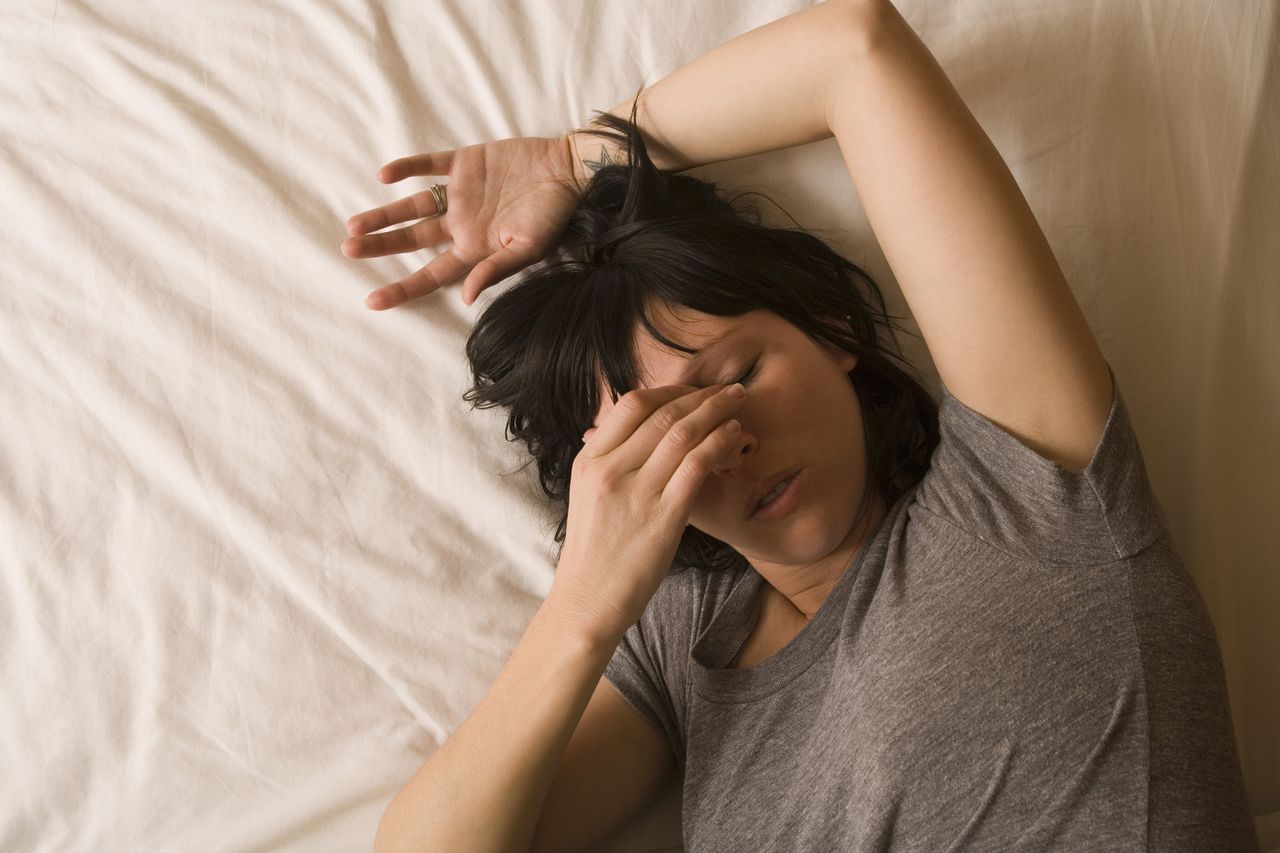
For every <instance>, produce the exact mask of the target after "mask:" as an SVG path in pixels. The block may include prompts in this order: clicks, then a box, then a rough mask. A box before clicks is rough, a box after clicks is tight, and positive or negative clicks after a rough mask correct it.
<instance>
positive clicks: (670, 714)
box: [604, 570, 697, 772]
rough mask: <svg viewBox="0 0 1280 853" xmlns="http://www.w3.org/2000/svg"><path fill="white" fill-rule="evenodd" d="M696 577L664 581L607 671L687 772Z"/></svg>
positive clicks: (687, 575)
mask: <svg viewBox="0 0 1280 853" xmlns="http://www.w3.org/2000/svg"><path fill="white" fill-rule="evenodd" d="M694 574H695V573H694V571H693V570H689V571H685V572H682V573H680V574H676V575H670V576H668V577H666V578H664V579H663V581H662V584H661V585H660V586H659V587H658V591H657V592H656V593H654V596H653V598H651V599H650V600H649V605H648V607H646V608H645V611H644V613H643V614H642V615H641V617H640V621H639V622H636V623H635V624H634V625H632V626H631V627H630V628H628V629H627V632H626V633H625V634H624V635H623V637H622V641H621V642H620V643H618V647H617V649H615V650H614V653H613V658H612V659H611V660H610V661H609V664H608V666H607V667H605V671H604V677H605V678H606V679H608V681H609V683H610V684H612V685H613V686H614V687H615V688H616V689H617V691H618V692H619V693H620V694H622V698H623V699H625V700H626V701H627V704H629V705H630V706H631V707H632V708H634V709H635V710H636V711H637V712H638V713H639V714H640V716H642V717H644V719H645V720H646V721H647V722H648V723H649V725H651V726H653V727H654V728H655V729H657V730H658V731H659V732H660V733H661V734H663V735H664V736H665V737H666V739H667V742H668V743H670V744H671V751H672V754H674V755H675V758H676V763H677V765H678V766H679V767H680V770H681V771H682V772H683V770H684V760H685V732H686V727H685V726H686V721H687V716H686V711H687V709H688V707H689V705H688V692H689V652H690V648H691V642H690V637H691V635H692V633H693V629H694V624H693V623H694V614H695V613H696V612H697V602H696V601H695V595H696V582H695V580H696V579H695V578H694Z"/></svg>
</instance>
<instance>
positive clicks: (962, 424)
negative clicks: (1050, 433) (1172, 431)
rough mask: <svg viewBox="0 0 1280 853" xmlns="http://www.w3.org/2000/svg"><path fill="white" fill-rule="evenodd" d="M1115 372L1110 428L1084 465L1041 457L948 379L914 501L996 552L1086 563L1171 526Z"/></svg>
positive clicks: (1123, 551) (1127, 550)
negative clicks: (956, 392) (962, 397)
mask: <svg viewBox="0 0 1280 853" xmlns="http://www.w3.org/2000/svg"><path fill="white" fill-rule="evenodd" d="M1107 369H1108V371H1110V373H1111V380H1112V385H1113V388H1114V395H1113V397H1112V403H1111V411H1110V414H1109V415H1108V417H1107V423H1106V427H1105V428H1104V430H1103V433H1102V437H1101V438H1100V439H1099V442H1098V446H1097V448H1096V449H1095V450H1094V454H1093V458H1092V459H1091V460H1090V462H1089V465H1088V466H1087V467H1086V468H1085V469H1084V470H1083V471H1069V470H1067V469H1066V468H1063V467H1062V466H1061V465H1059V464H1058V463H1056V462H1054V461H1053V460H1051V459H1047V458H1045V457H1043V456H1041V455H1040V454H1038V453H1037V452H1035V451H1034V450H1032V449H1031V448H1029V447H1027V446H1026V445H1025V444H1023V443H1022V442H1021V441H1019V440H1018V439H1016V438H1014V437H1013V436H1012V435H1010V434H1009V433H1007V432H1005V431H1004V430H1003V429H1002V428H1000V427H999V426H997V425H996V424H995V423H993V422H992V421H990V420H989V419H987V418H986V417H984V416H983V415H981V414H979V413H978V412H976V411H975V410H973V409H971V408H969V407H968V406H966V405H965V404H964V403H962V402H960V401H959V400H958V399H956V398H955V397H954V396H953V395H952V394H951V391H950V389H948V388H947V387H946V384H945V383H943V385H942V402H941V404H940V406H939V413H938V427H939V429H938V431H939V442H938V446H937V447H936V448H935V449H934V452H933V457H932V460H931V466H930V469H929V471H928V472H927V473H926V474H925V476H924V478H923V479H922V480H921V481H920V484H919V488H918V490H917V493H916V503H917V504H919V505H920V506H922V507H923V508H924V509H926V510H929V511H931V512H933V513H935V514H937V515H940V516H942V517H944V518H946V519H948V520H949V521H950V522H952V523H953V524H955V525H956V526H957V527H960V528H961V529H963V530H964V531H966V532H967V533H968V534H970V535H971V536H973V537H976V538H978V539H981V540H983V541H984V542H986V543H987V544H989V545H991V546H992V547H994V548H997V549H999V550H1001V551H1004V552H1005V553H1009V554H1013V555H1015V556H1018V557H1021V558H1024V559H1030V560H1034V561H1036V562H1041V563H1047V564H1060V565H1091V564H1097V563H1104V562H1111V561H1114V560H1118V559H1124V558H1127V557H1131V556H1133V555H1134V554H1137V553H1138V552H1139V551H1141V550H1142V549H1144V548H1146V547H1147V546H1148V545H1150V544H1151V543H1152V542H1153V541H1155V540H1156V539H1158V538H1159V537H1160V536H1161V535H1163V534H1164V533H1165V531H1166V530H1167V527H1168V524H1167V520H1166V518H1165V515H1164V512H1163V510H1162V508H1161V507H1160V503H1159V501H1158V500H1157V498H1156V496H1155V494H1154V493H1153V492H1152V490H1151V485H1150V483H1149V482H1148V480H1147V470H1146V463H1145V461H1144V460H1143V458H1142V450H1141V449H1140V448H1139V446H1138V438H1137V435H1136V434H1135V433H1134V431H1133V425H1132V424H1131V423H1130V421H1129V411H1128V408H1127V407H1126V406H1125V403H1124V397H1123V395H1122V394H1121V392H1120V384H1119V383H1118V382H1117V381H1116V378H1115V372H1114V371H1113V370H1111V366H1110V364H1108V365H1107Z"/></svg>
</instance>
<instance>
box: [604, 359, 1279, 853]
mask: <svg viewBox="0 0 1280 853" xmlns="http://www.w3.org/2000/svg"><path fill="white" fill-rule="evenodd" d="M1112 378H1113V380H1114V373H1113V374H1112ZM939 423H940V433H941V441H940V443H939V445H938V447H937V448H936V450H935V451H934V455H933V458H932V466H931V469H930V470H929V472H928V474H927V475H926V476H925V477H924V479H923V480H922V481H921V482H919V483H918V484H917V485H916V486H914V487H913V488H912V489H910V490H909V491H908V492H907V493H906V494H904V495H902V497H901V498H900V499H899V500H898V501H897V502H895V503H894V505H893V506H892V507H891V508H890V510H889V513H888V515H887V516H886V517H885V519H884V520H883V521H882V522H881V524H880V526H879V527H877V528H876V531H875V533H874V535H873V536H872V538H871V539H870V540H869V541H868V543H867V544H866V545H865V546H864V547H863V548H862V549H860V550H859V552H858V554H857V556H856V557H855V558H854V559H853V562H852V564H851V566H850V567H849V568H848V569H847V570H846V571H845V572H844V573H843V574H842V575H841V577H840V579H839V581H838V582H837V584H836V586H835V587H834V589H833V590H832V592H831V594H830V596H829V597H828V599H827V600H826V602H825V603H824V604H823V606H822V608H821V609H820V610H819V611H818V613H817V614H816V615H815V616H814V617H813V619H812V620H810V622H809V623H808V624H807V625H806V626H805V627H804V629H803V630H801V631H800V633H799V634H798V635H797V636H796V637H795V639H793V640H792V641H791V642H790V643H789V644H788V645H786V646H785V647H784V648H782V649H781V650H779V651H778V652H777V653H776V654H774V655H773V656H772V657H770V658H768V659H767V660H764V661H762V662H760V663H759V664H757V665H755V666H753V667H750V668H748V669H745V670H738V669H730V668H728V665H729V662H730V661H731V660H732V659H733V658H734V656H735V655H736V654H737V652H738V650H739V648H740V647H741V646H742V644H743V642H744V641H745V640H746V638H747V636H748V634H750V632H751V629H752V627H753V626H754V624H755V620H756V618H757V616H758V605H757V599H756V593H757V590H758V589H759V587H760V584H761V583H762V582H763V579H762V578H761V577H760V575H759V574H758V573H756V572H755V570H754V569H746V570H745V571H740V572H731V573H725V572H708V571H703V570H697V569H694V570H690V571H687V572H685V573H683V574H680V575H674V576H671V577H668V578H667V579H665V580H664V581H663V583H662V585H661V586H660V587H659V589H658V592H657V593H656V594H655V596H654V597H653V599H652V600H651V601H650V603H649V606H648V608H647V609H646V611H645V613H644V614H643V616H642V617H641V619H640V621H639V622H638V623H636V624H635V625H633V626H632V627H631V628H630V629H629V630H628V631H627V633H626V635H625V636H624V637H623V639H622V642H621V643H620V644H619V645H618V649H617V651H616V652H615V653H614V656H613V659H612V660H611V661H610V663H609V666H608V668H607V669H606V670H605V677H606V678H608V680H609V681H610V683H612V684H613V685H614V686H615V687H616V688H617V689H618V691H619V692H620V693H621V694H622V696H623V697H624V698H625V699H626V700H627V701H628V702H629V703H630V704H631V705H632V706H633V707H634V708H635V709H636V710H637V711H638V712H639V713H640V714H641V715H643V716H644V718H645V719H646V720H648V721H649V722H650V723H651V724H652V725H653V726H654V727H655V728H657V729H658V730H659V731H661V732H662V733H663V734H664V735H665V736H666V738H667V740H668V741H669V742H670V744H671V748H672V751H673V752H674V754H675V756H676V760H677V762H678V764H679V766H680V768H681V770H682V771H683V774H684V791H683V800H682V803H683V806H682V810H683V828H682V832H683V837H684V843H685V847H686V850H688V851H690V853H695V851H696V853H702V851H718V850H726V851H728V850H732V851H742V850H768V851H790V850H806V851H808V850H824V851H825V850H832V851H835V850H839V851H864V850H890V849H892V850H921V851H944V850H958V849H972V850H1002V851H1004V850H1016V851H1033V850H1034V851H1041V850H1050V849H1052V850H1080V851H1098V850H1107V851H1127V850H1159V851H1184V850H1185V851H1196V853H1201V851H1207V850H1213V851H1236V850H1245V851H1256V850H1257V849H1258V841H1257V837H1256V835H1255V832H1254V827H1253V822H1252V820H1251V819H1250V816H1249V810H1248V806H1247V802H1246V799H1245V793H1244V783H1243V780H1242V777H1241V772H1240V765H1239V758H1238V756H1237V752H1236V746H1235V740H1234V737H1233V733H1232V726H1231V717H1230V714H1229V711H1228V706H1227V696H1226V690H1225V681H1224V674H1223V667H1222V658H1221V653H1220V651H1219V649H1218V645H1217V640H1216V638H1215V636H1214V631H1213V627H1212V624H1211V622H1210V620H1209V616H1208V613H1207V611H1206V610H1205V607H1204V604H1203V600H1202V599H1201V597H1200V594H1199V592H1198V591H1197V589H1196V587H1195V584H1194V582H1193V581H1192V579H1191V577H1190V576H1189V575H1188V573H1187V571H1186V569H1185V567H1184V565H1183V563H1182V560H1181V558H1180V557H1179V555H1178V553H1177V552H1176V551H1175V550H1174V545H1173V541H1172V539H1171V538H1170V535H1169V531H1168V521H1167V518H1166V516H1165V514H1164V512H1163V511H1162V509H1161V507H1160V505H1159V503H1158V502H1157V500H1156V497H1155V495H1154V494H1153V492H1152V491H1151V488H1150V485H1149V483H1148V480H1147V474H1146V467H1145V464H1144V462H1143V459H1142V453H1141V451H1140V450H1139V447H1138V442H1137V437H1136V436H1135V434H1134V432H1133V428H1132V426H1131V424H1130V421H1129V416H1128V411H1127V409H1126V407H1125V405H1124V402H1123V399H1122V398H1121V396H1120V391H1119V386H1118V385H1117V386H1116V393H1115V399H1114V401H1113V403H1112V408H1111V412H1110V415H1109V417H1108V420H1107V425H1106V429H1105V431H1104V433H1103V436H1102V439H1101V441H1100V442H1099V446H1098V448H1097V450H1096V451H1095V454H1094V457H1093V459H1092V461H1091V462H1090V463H1089V466H1088V468H1086V469H1085V470H1084V471H1083V472H1078V473H1073V472H1070V471H1067V470H1066V469H1065V468H1062V467H1061V466H1059V465H1057V464H1056V463H1054V462H1052V461H1050V460H1048V459H1045V458H1044V457H1042V456H1040V455H1039V454H1037V453H1035V452H1034V451H1032V450H1031V449H1029V448H1028V447H1026V446H1025V445H1023V444H1022V443H1021V442H1020V441H1018V440H1017V439H1015V438H1014V437H1013V436H1011V435H1009V434H1008V433H1006V432H1005V431H1004V430H1002V429H1001V428H999V427H998V426H996V425H995V424H994V423H992V422H991V421H989V420H988V419H986V418H985V417H983V416H982V415H980V414H978V413H977V412H975V411H974V410H972V409H970V408H968V407H967V406H965V405H964V404H963V403H961V402H960V401H959V400H957V399H955V397H953V396H951V393H950V391H949V390H948V389H947V388H946V387H945V386H944V387H943V389H942V402H941V405H940V418H939Z"/></svg>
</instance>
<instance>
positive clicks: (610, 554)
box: [548, 385, 745, 640]
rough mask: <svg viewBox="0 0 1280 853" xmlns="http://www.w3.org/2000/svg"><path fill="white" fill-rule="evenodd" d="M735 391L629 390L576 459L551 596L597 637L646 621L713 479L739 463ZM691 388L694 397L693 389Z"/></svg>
mask: <svg viewBox="0 0 1280 853" xmlns="http://www.w3.org/2000/svg"><path fill="white" fill-rule="evenodd" d="M729 387H740V386H724V385H712V386H709V387H707V388H702V389H693V388H691V386H688V385H665V386H660V387H657V388H646V389H637V390H634V391H630V392H628V393H627V394H624V395H623V396H622V397H621V398H620V399H619V400H618V404H617V405H616V406H615V407H614V408H613V409H611V410H610V411H609V412H608V413H607V414H606V415H605V416H604V417H603V418H602V419H601V423H600V425H599V426H598V427H597V428H593V429H590V430H588V431H587V436H588V438H587V439H586V444H585V445H584V446H583V448H582V450H581V451H579V452H578V456H577V458H575V459H574V461H573V473H572V479H571V481H570V485H569V517H568V520H567V524H566V529H565V543H564V547H563V548H562V549H561V552H560V561H559V564H558V565H557V567H556V576H555V580H554V581H553V582H552V588H551V593H550V595H549V596H548V597H549V598H551V597H556V598H557V599H558V600H559V601H560V602H561V603H562V604H564V605H565V606H566V607H567V608H568V612H569V615H570V618H572V619H575V620H579V624H580V626H581V627H583V628H584V629H585V630H586V631H587V632H588V634H589V636H590V637H591V638H592V639H610V640H617V639H620V638H621V637H622V634H623V633H625V632H626V630H627V629H628V628H630V627H631V626H632V625H633V624H635V623H636V622H637V621H639V619H640V616H641V615H642V614H643V613H644V609H645V607H646V606H648V603H649V599H651V598H652V597H653V594H654V593H655V592H657V590H658V587H659V586H660V585H661V584H662V580H663V578H664V577H666V575H667V571H668V569H670V567H671V561H672V559H673V558H674V557H675V553H676V549H677V547H679V544H680V537H681V536H682V535H683V533H684V529H685V527H686V526H687V525H688V524H689V515H690V513H691V512H692V509H693V501H694V498H695V497H696V496H697V494H698V492H699V491H700V490H701V489H702V484H703V482H704V481H705V480H706V479H707V476H708V475H709V474H710V473H711V472H712V471H713V470H714V469H715V468H716V467H717V466H720V465H723V464H736V463H737V459H738V456H739V455H740V452H739V451H740V448H741V446H742V441H743V434H742V432H741V428H740V427H739V426H738V422H737V421H736V420H730V419H731V418H732V416H733V414H734V413H735V412H737V411H738V410H739V408H740V407H741V405H742V400H743V399H745V395H744V397H743V398H741V399H739V398H735V397H734V396H733V395H732V394H730V393H728V388H729ZM690 392H692V393H690Z"/></svg>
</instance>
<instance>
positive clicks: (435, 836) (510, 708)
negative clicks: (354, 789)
mask: <svg viewBox="0 0 1280 853" xmlns="http://www.w3.org/2000/svg"><path fill="white" fill-rule="evenodd" d="M571 620H572V610H571V609H570V608H569V605H567V604H565V603H563V602H561V601H560V600H559V599H557V598H556V591H555V589H554V588H553V590H552V593H551V595H550V596H548V598H547V600H546V601H545V602H544V603H543V605H542V606H541V607H540V608H539V609H538V612H537V613H536V614H535V615H534V617H533V620H532V621H531V622H530V623H529V627H528V628H527V629H526V630H525V633H524V636H523V637H521V639H520V642H519V643H518V644H517V645H516V647H515V650H514V651H513V652H512V654H511V658H510V660H508V661H507V664H506V665H505V666H504V667H503V669H502V671H501V672H500V673H499V674H498V677H497V679H496V680H495V681H494V683H493V686H492V687H491V688H490V689H489V692H488V693H487V694H485V697H484V699H482V700H481V702H480V704H479V705H477V706H476V708H475V709H474V710H473V711H472V712H471V714H470V716H468V717H467V718H466V719H465V720H464V721H463V722H462V725H460V726H459V727H458V729H457V730H456V731H455V732H454V733H453V734H452V735H451V736H450V737H449V738H448V740H446V741H445V743H444V744H443V745H442V746H441V747H440V748H439V749H437V750H436V751H435V752H434V753H433V754H432V755H431V757H430V758H429V759H428V760H427V762H426V763H425V764H423V766H422V767H421V768H420V769H419V770H418V772H417V773H416V774H415V775H414V777H413V778H412V779H411V780H410V781H409V782H408V784H406V785H405V786H404V788H403V789H402V790H401V791H400V793H398V794H397V795H396V797H395V798H394V799H393V800H392V801H391V804H390V805H389V806H388V807H387V810H386V812H385V813H384V814H383V816H382V821H381V823H380V824H379V826H378V832H377V838H376V839H375V841H374V850H375V853H394V851H415V853H416V851H422V850H466V851H472V853H475V851H490V850H491V851H511V850H527V849H528V848H529V845H530V844H531V842H532V840H533V833H534V830H535V829H536V828H537V822H538V817H539V815H540V814H541V811H542V805H543V802H544V801H545V800H546V796H547V791H548V790H549V789H550V787H551V782H552V780H553V779H554V778H555V771H556V768H557V766H558V765H559V763H560V760H561V758H563V756H564V752H565V749H566V748H567V747H568V744H569V740H570V738H571V737H572V736H573V732H574V730H575V729H576V728H577V726H578V722H579V721H580V720H581V718H582V714H583V712H584V711H585V710H586V707H587V703H588V702H589V701H590V699H591V694H592V693H593V692H594V690H595V688H596V686H597V684H598V683H599V681H600V677H601V676H602V675H603V673H604V669H605V667H606V666H607V665H608V663H609V660H610V659H611V658H612V656H613V647H614V646H616V645H617V643H613V645H612V646H610V641H609V640H607V639H603V638H597V637H594V636H588V635H587V634H586V633H585V632H584V631H581V630H579V629H577V628H576V627H575V626H574V625H573V624H572V621H571ZM618 639H619V640H620V637H619V638H618Z"/></svg>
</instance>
